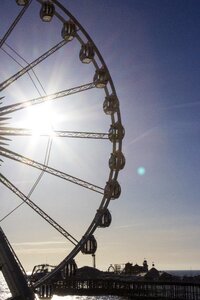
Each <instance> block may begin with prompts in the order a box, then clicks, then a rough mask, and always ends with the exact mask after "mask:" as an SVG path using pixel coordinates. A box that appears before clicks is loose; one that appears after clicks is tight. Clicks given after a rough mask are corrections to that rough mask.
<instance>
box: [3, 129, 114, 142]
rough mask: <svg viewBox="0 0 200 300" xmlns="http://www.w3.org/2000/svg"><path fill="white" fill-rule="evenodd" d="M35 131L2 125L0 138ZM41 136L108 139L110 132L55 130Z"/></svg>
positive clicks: (25, 134) (29, 134)
mask: <svg viewBox="0 0 200 300" xmlns="http://www.w3.org/2000/svg"><path fill="white" fill-rule="evenodd" d="M33 135H34V132H33V130H31V129H26V128H13V127H4V126H2V127H0V138H1V137H2V136H33ZM39 135H40V136H49V137H67V138H87V139H104V140H105V139H108V133H103V132H84V131H67V130H54V131H52V133H40V134H39Z"/></svg>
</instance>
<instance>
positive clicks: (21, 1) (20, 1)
mask: <svg viewBox="0 0 200 300" xmlns="http://www.w3.org/2000/svg"><path fill="white" fill-rule="evenodd" d="M28 2H29V0H16V3H17V4H18V5H20V6H25V5H26V4H28Z"/></svg>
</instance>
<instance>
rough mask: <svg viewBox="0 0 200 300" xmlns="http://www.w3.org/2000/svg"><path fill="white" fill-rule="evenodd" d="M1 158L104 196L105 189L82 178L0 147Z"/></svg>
mask: <svg viewBox="0 0 200 300" xmlns="http://www.w3.org/2000/svg"><path fill="white" fill-rule="evenodd" d="M0 156H4V157H7V158H9V159H12V160H15V161H18V162H21V163H23V164H25V165H28V166H31V167H34V168H36V169H39V170H40V171H44V172H46V173H49V174H51V175H54V176H57V177H60V178H62V179H64V180H67V181H70V182H72V183H74V184H77V185H79V186H82V187H84V188H86V189H89V190H92V191H94V192H97V193H99V194H104V189H103V188H101V187H99V186H97V185H94V184H92V183H89V182H87V181H84V180H82V179H80V178H77V177H74V176H72V175H69V174H66V173H64V172H61V171H58V170H56V169H54V168H51V167H49V166H47V165H44V164H41V163H39V162H36V161H34V160H31V159H29V158H27V157H25V156H22V155H20V154H17V153H15V152H13V151H10V150H7V149H5V148H3V147H0Z"/></svg>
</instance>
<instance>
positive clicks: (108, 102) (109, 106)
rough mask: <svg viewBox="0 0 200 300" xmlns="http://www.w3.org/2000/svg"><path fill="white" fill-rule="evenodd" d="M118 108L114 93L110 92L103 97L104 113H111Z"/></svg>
mask: <svg viewBox="0 0 200 300" xmlns="http://www.w3.org/2000/svg"><path fill="white" fill-rule="evenodd" d="M118 108H119V100H118V98H117V96H116V95H114V94H112V95H109V96H107V97H106V98H105V101H104V103H103V110H104V112H105V114H107V115H112V114H114V113H115V112H116V111H117V110H118Z"/></svg>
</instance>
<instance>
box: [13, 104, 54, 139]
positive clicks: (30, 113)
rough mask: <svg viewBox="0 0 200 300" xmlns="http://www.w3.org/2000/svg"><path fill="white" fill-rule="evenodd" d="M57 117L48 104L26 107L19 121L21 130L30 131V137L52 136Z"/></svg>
mask: <svg viewBox="0 0 200 300" xmlns="http://www.w3.org/2000/svg"><path fill="white" fill-rule="evenodd" d="M57 120H58V116H57V115H56V113H55V112H54V111H53V109H52V107H51V105H50V104H49V103H44V104H42V105H39V106H37V105H36V106H31V107H27V109H26V114H25V115H24V118H23V120H20V122H19V126H20V127H21V128H25V129H29V130H31V133H32V136H33V137H37V136H42V135H48V136H53V135H54V127H55V125H56V121H57Z"/></svg>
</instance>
